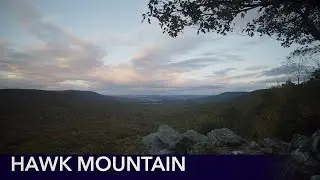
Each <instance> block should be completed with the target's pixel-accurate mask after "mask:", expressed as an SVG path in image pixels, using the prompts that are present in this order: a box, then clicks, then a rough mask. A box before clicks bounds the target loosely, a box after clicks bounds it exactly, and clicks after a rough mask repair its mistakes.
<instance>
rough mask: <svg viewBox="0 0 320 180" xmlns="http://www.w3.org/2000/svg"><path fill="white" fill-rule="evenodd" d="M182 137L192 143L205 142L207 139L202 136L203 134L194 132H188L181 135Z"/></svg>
mask: <svg viewBox="0 0 320 180" xmlns="http://www.w3.org/2000/svg"><path fill="white" fill-rule="evenodd" d="M181 136H182V137H184V138H187V139H189V140H190V141H193V142H200V141H207V140H208V137H207V136H205V135H203V134H199V133H197V132H196V131H194V130H188V131H187V132H185V133H183V134H181Z"/></svg>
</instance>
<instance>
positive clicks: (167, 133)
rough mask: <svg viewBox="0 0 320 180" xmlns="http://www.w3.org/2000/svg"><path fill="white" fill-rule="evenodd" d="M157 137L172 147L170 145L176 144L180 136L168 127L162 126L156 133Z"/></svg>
mask: <svg viewBox="0 0 320 180" xmlns="http://www.w3.org/2000/svg"><path fill="white" fill-rule="evenodd" d="M156 136H157V137H158V138H159V139H160V140H161V141H162V142H163V143H164V144H166V145H168V146H170V144H172V143H175V142H176V141H177V140H178V139H179V137H180V134H179V133H178V132H177V131H176V130H174V129H173V128H172V127H170V126H168V125H161V126H160V127H159V129H158V131H157V132H156Z"/></svg>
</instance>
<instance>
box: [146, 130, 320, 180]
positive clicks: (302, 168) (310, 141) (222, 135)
mask: <svg viewBox="0 0 320 180" xmlns="http://www.w3.org/2000/svg"><path fill="white" fill-rule="evenodd" d="M142 143H143V144H144V145H145V147H146V153H149V154H230V155H243V154H252V155H254V154H286V155H289V156H288V157H289V158H288V160H287V161H286V165H285V166H284V169H283V175H284V176H285V178H284V179H310V178H311V177H312V176H313V179H315V178H319V177H318V176H314V175H317V174H318V175H319V174H320V172H319V171H320V166H319V165H320V163H319V161H320V130H318V131H316V132H315V133H314V134H313V135H312V136H311V137H307V136H304V135H299V134H297V135H295V136H293V138H292V140H291V142H290V143H287V142H284V141H281V140H279V139H275V138H269V137H268V138H265V139H262V140H260V141H257V142H255V141H251V142H250V141H247V140H246V139H244V138H242V137H241V136H239V135H237V134H236V133H234V132H233V131H231V130H230V129H227V128H221V129H213V130H212V131H210V132H209V133H208V134H207V136H206V135H203V134H199V133H197V132H196V131H194V130H188V131H186V132H185V133H182V134H180V133H179V132H177V131H176V130H174V129H173V128H172V127H170V126H168V125H161V126H160V127H159V128H158V131H157V132H155V133H151V134H149V135H147V136H145V137H143V138H142Z"/></svg>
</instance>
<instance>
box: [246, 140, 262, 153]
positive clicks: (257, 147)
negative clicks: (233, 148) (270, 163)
mask: <svg viewBox="0 0 320 180" xmlns="http://www.w3.org/2000/svg"><path fill="white" fill-rule="evenodd" d="M248 148H249V150H258V151H259V150H261V146H260V145H259V144H258V143H256V142H255V141H251V142H250V143H249V145H248Z"/></svg>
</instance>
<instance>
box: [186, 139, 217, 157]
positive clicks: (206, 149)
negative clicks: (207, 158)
mask: <svg viewBox="0 0 320 180" xmlns="http://www.w3.org/2000/svg"><path fill="white" fill-rule="evenodd" d="M189 153H190V154H218V152H217V151H216V149H215V148H214V146H213V144H211V143H210V142H209V141H207V142H206V141H200V142H197V143H196V144H195V145H193V147H192V149H191V150H190V151H189Z"/></svg>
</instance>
